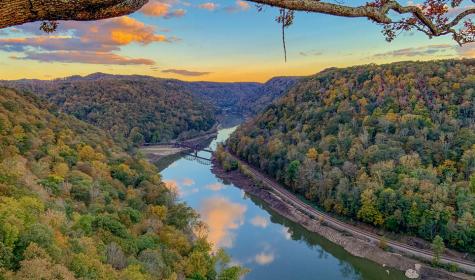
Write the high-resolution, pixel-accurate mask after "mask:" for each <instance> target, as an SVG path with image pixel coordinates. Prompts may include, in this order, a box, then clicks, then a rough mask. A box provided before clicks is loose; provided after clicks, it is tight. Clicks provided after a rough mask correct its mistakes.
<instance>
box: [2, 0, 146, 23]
mask: <svg viewBox="0 0 475 280" xmlns="http://www.w3.org/2000/svg"><path fill="white" fill-rule="evenodd" d="M147 2H148V0H0V29H1V28H5V27H9V26H15V25H20V24H23V23H27V22H33V21H46V20H78V21H87V20H98V19H106V18H112V17H118V16H123V15H127V14H130V13H133V12H135V11H137V10H138V9H140V8H141V7H142V6H143V5H144V4H146V3H147Z"/></svg>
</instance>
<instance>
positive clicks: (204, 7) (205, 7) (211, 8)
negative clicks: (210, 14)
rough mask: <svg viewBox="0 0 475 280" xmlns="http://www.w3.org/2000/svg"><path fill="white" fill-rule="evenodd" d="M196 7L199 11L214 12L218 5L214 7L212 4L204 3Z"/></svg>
mask: <svg viewBox="0 0 475 280" xmlns="http://www.w3.org/2000/svg"><path fill="white" fill-rule="evenodd" d="M198 7H199V8H201V9H205V10H208V11H214V10H216V8H217V7H218V5H216V4H215V3H213V2H206V3H203V4H200V5H198Z"/></svg>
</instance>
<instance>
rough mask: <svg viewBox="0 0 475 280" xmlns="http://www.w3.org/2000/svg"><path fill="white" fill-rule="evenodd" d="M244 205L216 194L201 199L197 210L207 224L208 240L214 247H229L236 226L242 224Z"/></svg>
mask: <svg viewBox="0 0 475 280" xmlns="http://www.w3.org/2000/svg"><path fill="white" fill-rule="evenodd" d="M246 210H247V207H246V205H243V204H239V203H233V202H231V201H229V199H227V198H225V197H222V196H216V197H211V198H208V199H205V200H203V201H202V203H201V206H200V208H199V210H198V212H199V213H200V215H201V218H202V219H203V221H204V222H205V223H206V224H207V225H208V230H209V233H208V240H209V241H210V242H211V244H213V247H214V248H215V249H216V248H231V247H233V242H234V239H235V235H236V234H235V232H234V230H236V229H237V228H239V227H240V226H242V225H243V224H244V213H245V212H246Z"/></svg>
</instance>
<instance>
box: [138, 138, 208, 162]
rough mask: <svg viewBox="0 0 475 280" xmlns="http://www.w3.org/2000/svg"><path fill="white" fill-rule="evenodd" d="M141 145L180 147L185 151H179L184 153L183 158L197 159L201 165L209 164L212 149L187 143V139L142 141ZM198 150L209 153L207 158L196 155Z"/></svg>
mask: <svg viewBox="0 0 475 280" xmlns="http://www.w3.org/2000/svg"><path fill="white" fill-rule="evenodd" d="M143 146H173V147H174V148H182V149H185V151H183V152H181V153H183V154H185V156H184V158H185V159H187V160H191V161H197V162H198V163H200V164H203V165H211V155H212V154H213V152H214V151H213V150H210V149H206V148H203V145H200V144H194V143H189V142H187V141H172V142H169V143H144V144H143ZM199 152H207V153H209V154H210V157H209V158H206V157H203V156H200V155H198V153H199Z"/></svg>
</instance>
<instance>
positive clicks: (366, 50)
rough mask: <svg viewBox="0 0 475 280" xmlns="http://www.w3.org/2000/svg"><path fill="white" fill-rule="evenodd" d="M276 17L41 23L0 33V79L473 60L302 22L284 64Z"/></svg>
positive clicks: (205, 9)
mask: <svg viewBox="0 0 475 280" xmlns="http://www.w3.org/2000/svg"><path fill="white" fill-rule="evenodd" d="M348 2H351V3H354V4H353V5H356V4H358V3H363V2H366V1H348ZM466 2H471V1H466ZM277 14H278V10H277V9H275V8H270V7H268V8H265V10H264V11H262V12H258V11H257V9H256V7H255V5H254V4H252V3H250V2H244V1H240V0H237V1H236V0H213V1H212V2H208V1H206V0H205V1H188V2H185V1H181V0H151V1H150V3H149V4H147V5H146V6H145V7H144V8H143V9H142V10H140V11H139V12H136V13H134V14H132V15H130V16H125V17H121V18H115V19H109V20H103V21H96V22H60V26H59V29H58V30H57V31H56V32H55V33H53V34H51V35H48V34H45V33H43V32H41V31H39V23H30V24H25V25H22V26H18V27H13V28H8V29H5V30H0V75H1V79H21V78H38V79H53V78H58V77H65V76H71V75H87V74H90V73H94V72H105V73H111V74H142V75H151V76H156V77H166V78H178V79H182V80H208V81H266V80H268V79H269V78H271V77H273V76H283V75H310V74H313V73H316V72H319V71H320V70H322V69H324V68H328V67H333V66H337V67H342V66H349V65H358V64H367V63H373V62H374V63H386V62H392V61H400V60H428V59H440V58H458V57H475V45H467V46H465V47H463V48H460V47H458V46H457V45H456V44H455V42H453V41H452V40H451V39H450V37H444V38H435V39H432V40H429V39H428V38H427V37H426V36H424V35H422V34H418V33H405V34H401V35H400V36H399V37H398V38H397V39H396V40H395V41H394V42H392V43H387V42H386V41H385V40H384V37H383V36H382V34H381V28H380V27H379V26H376V25H374V24H372V23H370V22H369V21H368V20H365V19H346V18H339V17H334V16H327V15H319V14H307V13H297V14H296V19H295V23H294V25H292V26H291V27H290V28H289V29H288V30H287V31H286V37H287V50H288V61H287V63H285V62H284V57H283V50H282V41H281V29H280V26H279V25H278V24H277V23H276V22H275V20H274V19H275V17H276V15H277Z"/></svg>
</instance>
